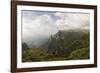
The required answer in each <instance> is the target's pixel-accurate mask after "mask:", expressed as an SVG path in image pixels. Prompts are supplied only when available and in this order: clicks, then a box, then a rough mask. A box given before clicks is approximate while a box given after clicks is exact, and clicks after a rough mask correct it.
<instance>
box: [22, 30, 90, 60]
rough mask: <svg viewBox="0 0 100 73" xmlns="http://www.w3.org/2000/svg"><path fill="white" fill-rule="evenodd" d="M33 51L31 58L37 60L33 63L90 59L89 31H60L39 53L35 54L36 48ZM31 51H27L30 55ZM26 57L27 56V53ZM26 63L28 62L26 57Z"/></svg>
mask: <svg viewBox="0 0 100 73" xmlns="http://www.w3.org/2000/svg"><path fill="white" fill-rule="evenodd" d="M32 49H33V52H31V55H30V56H31V58H36V59H37V60H31V61H49V60H50V61H54V60H71V59H73V60H74V59H89V30H84V31H83V30H60V31H58V32H57V33H56V34H55V35H51V37H50V38H49V39H48V40H47V42H45V43H43V45H42V46H41V48H38V51H37V52H35V51H36V48H32ZM29 50H30V49H29ZM29 50H26V51H28V53H30V52H29ZM41 52H42V54H41V55H40V53H41ZM35 54H39V55H37V56H36V55H35ZM24 55H26V56H27V53H25V54H23V56H24ZM34 55H35V56H34ZM24 61H27V60H25V56H24Z"/></svg>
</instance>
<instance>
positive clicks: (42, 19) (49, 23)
mask: <svg viewBox="0 0 100 73" xmlns="http://www.w3.org/2000/svg"><path fill="white" fill-rule="evenodd" d="M89 17H90V16H89V14H86V13H71V12H56V11H55V12H52V11H34V10H33V11H30V10H22V39H23V42H26V43H29V44H34V45H37V44H39V43H41V42H43V39H46V38H49V37H50V36H51V35H54V34H55V33H57V32H58V31H59V30H69V29H82V30H85V29H89V23H90V21H89V20H90V18H89ZM37 40H39V41H37Z"/></svg>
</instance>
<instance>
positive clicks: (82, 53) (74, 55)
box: [68, 48, 89, 60]
mask: <svg viewBox="0 0 100 73" xmlns="http://www.w3.org/2000/svg"><path fill="white" fill-rule="evenodd" d="M68 59H72V60H73V59H89V49H88V48H82V49H78V50H75V51H72V52H71V53H70V55H69V56H68Z"/></svg>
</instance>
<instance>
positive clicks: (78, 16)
mask: <svg viewBox="0 0 100 73" xmlns="http://www.w3.org/2000/svg"><path fill="white" fill-rule="evenodd" d="M55 15H56V16H59V17H60V19H59V20H57V22H56V24H57V25H58V26H59V29H61V30H63V29H76V28H82V29H84V27H85V28H86V27H87V28H88V27H89V23H90V20H89V19H90V16H89V14H84V13H60V12H57V13H55Z"/></svg>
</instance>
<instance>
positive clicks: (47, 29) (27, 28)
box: [22, 13, 58, 46]
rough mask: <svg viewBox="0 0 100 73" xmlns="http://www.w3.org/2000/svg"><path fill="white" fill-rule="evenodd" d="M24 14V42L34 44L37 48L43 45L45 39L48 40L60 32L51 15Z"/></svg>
mask: <svg viewBox="0 0 100 73" xmlns="http://www.w3.org/2000/svg"><path fill="white" fill-rule="evenodd" d="M24 14H25V15H24V16H23V18H22V25H23V26H22V32H23V33H22V35H23V37H22V38H23V42H26V43H28V45H30V44H32V43H33V44H34V45H35V46H36V45H39V44H40V45H41V42H43V39H44V38H48V37H50V36H51V35H53V34H55V33H56V32H57V31H58V28H57V26H56V23H55V21H54V20H53V19H52V17H51V16H50V15H48V14H42V15H36V14H32V13H30V15H28V14H27V15H26V13H24ZM32 17H33V18H32ZM37 40H38V41H37ZM33 41H34V42H33Z"/></svg>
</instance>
